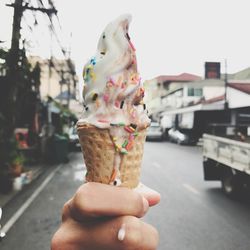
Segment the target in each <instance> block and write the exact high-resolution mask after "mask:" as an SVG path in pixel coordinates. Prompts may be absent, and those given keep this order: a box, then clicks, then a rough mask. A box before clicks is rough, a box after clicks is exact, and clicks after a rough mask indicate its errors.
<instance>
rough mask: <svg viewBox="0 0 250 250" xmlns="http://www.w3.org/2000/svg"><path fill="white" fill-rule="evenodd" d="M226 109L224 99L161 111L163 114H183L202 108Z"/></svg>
mask: <svg viewBox="0 0 250 250" xmlns="http://www.w3.org/2000/svg"><path fill="white" fill-rule="evenodd" d="M223 109H224V101H220V102H217V103H209V104H202V103H200V104H197V105H193V106H189V107H184V108H179V109H171V110H167V111H164V112H162V113H161V115H162V116H164V115H170V114H182V113H188V112H195V111H200V110H223Z"/></svg>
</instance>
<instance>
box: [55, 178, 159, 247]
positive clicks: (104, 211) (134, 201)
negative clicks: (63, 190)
mask: <svg viewBox="0 0 250 250" xmlns="http://www.w3.org/2000/svg"><path fill="white" fill-rule="evenodd" d="M159 201H160V195H159V194H158V193H157V192H155V191H153V190H150V189H148V188H146V187H145V186H144V187H143V188H140V189H137V190H136V191H135V190H130V189H127V188H124V187H115V186H111V185H105V184H100V183H94V182H89V183H86V184H83V185H82V186H81V187H80V188H79V189H78V190H77V192H76V193H75V195H74V196H73V197H72V199H70V200H69V201H68V202H66V203H65V205H64V207H63V211H62V223H61V225H60V227H59V229H58V230H57V232H56V233H55V234H54V236H53V238H52V241H51V250H137V249H138V250H139V249H140V250H154V249H156V248H157V245H158V239H159V236H158V232H157V230H156V229H155V228H154V227H153V226H151V225H149V224H147V223H145V222H143V221H142V220H141V219H140V218H142V217H143V216H144V215H145V214H146V213H147V211H148V209H149V207H150V206H154V205H156V204H157V203H158V202H159ZM121 227H122V228H124V229H125V237H124V239H123V240H118V232H119V230H120V228H121Z"/></svg>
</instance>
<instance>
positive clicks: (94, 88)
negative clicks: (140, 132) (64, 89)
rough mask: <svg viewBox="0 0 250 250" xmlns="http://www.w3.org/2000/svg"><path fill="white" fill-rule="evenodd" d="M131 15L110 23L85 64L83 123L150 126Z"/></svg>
mask: <svg viewBox="0 0 250 250" xmlns="http://www.w3.org/2000/svg"><path fill="white" fill-rule="evenodd" d="M130 21H131V16H130V15H122V16H120V17H119V18H117V19H116V20H115V21H113V22H111V23H110V24H108V25H107V27H106V28H105V30H104V32H103V33H102V35H101V37H100V39H99V43H98V48H97V53H96V55H95V56H94V57H93V58H91V59H90V60H89V61H88V63H87V64H86V65H85V67H84V72H83V77H84V90H83V98H84V105H85V108H86V111H85V112H84V115H83V119H82V120H80V121H79V122H87V123H90V124H92V125H94V126H96V127H99V128H108V127H110V124H111V123H112V124H114V123H124V124H126V125H129V124H136V125H137V126H138V127H140V128H142V127H147V126H148V124H149V122H150V120H149V119H148V116H147V114H146V111H145V105H144V104H143V103H142V98H143V96H144V89H143V87H142V84H141V81H140V76H139V74H138V71H137V61H136V55H135V48H134V46H133V44H132V43H131V41H130V37H129V35H128V28H129V23H130Z"/></svg>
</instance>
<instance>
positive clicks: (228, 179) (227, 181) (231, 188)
mask: <svg viewBox="0 0 250 250" xmlns="http://www.w3.org/2000/svg"><path fill="white" fill-rule="evenodd" d="M221 184H222V190H223V192H224V193H225V194H226V196H228V197H229V198H232V199H236V198H238V197H239V196H240V195H241V194H242V191H243V184H242V183H241V181H240V178H239V177H238V174H237V173H235V174H234V173H233V172H232V170H228V171H225V172H224V173H223V175H222V178H221Z"/></svg>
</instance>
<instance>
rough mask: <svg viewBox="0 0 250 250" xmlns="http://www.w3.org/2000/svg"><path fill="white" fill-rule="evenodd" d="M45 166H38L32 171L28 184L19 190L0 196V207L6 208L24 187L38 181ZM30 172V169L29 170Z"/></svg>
mask: <svg viewBox="0 0 250 250" xmlns="http://www.w3.org/2000/svg"><path fill="white" fill-rule="evenodd" d="M45 167H46V166H39V167H37V168H35V169H34V170H33V171H32V176H33V177H32V180H31V182H30V183H29V184H26V185H25V186H24V187H23V188H22V189H21V190H18V191H15V190H12V191H11V192H10V193H9V194H0V207H2V208H3V207H4V206H6V205H7V204H8V203H9V202H10V201H11V200H12V199H14V198H15V197H16V196H17V195H18V194H19V193H21V192H22V191H23V190H24V188H25V187H28V186H29V185H30V184H31V183H33V182H34V181H35V180H37V179H38V177H39V176H40V175H41V174H42V173H43V172H44V171H45ZM31 170H32V168H31Z"/></svg>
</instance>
